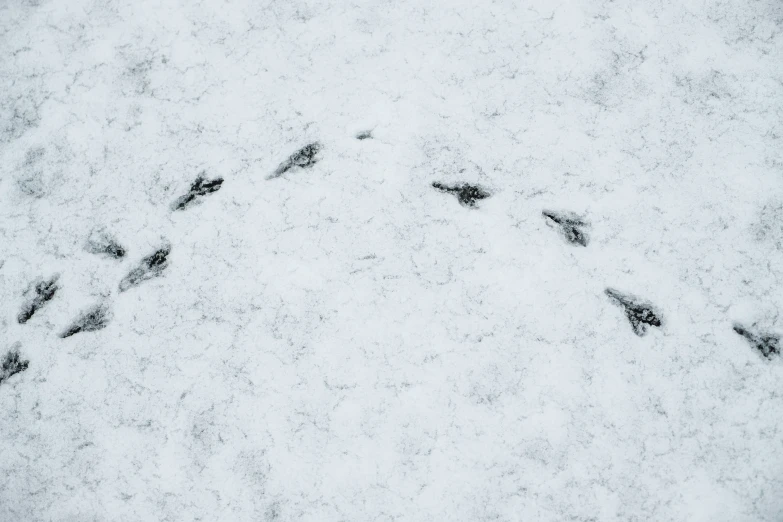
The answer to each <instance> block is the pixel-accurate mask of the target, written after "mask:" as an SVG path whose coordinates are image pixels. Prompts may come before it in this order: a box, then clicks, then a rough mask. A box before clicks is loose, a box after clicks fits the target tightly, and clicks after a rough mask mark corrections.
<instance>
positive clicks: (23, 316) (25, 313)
mask: <svg viewBox="0 0 783 522" xmlns="http://www.w3.org/2000/svg"><path fill="white" fill-rule="evenodd" d="M59 278H60V275H59V274H55V275H53V276H52V277H51V278H50V279H48V280H45V279H41V280H38V281H37V282H36V283H35V285H34V286H33V285H31V288H30V289H29V290H28V291H27V293H28V294H32V296H31V297H30V298H29V299H28V301H27V302H26V303H25V304H24V305H23V306H22V310H21V311H20V312H19V315H18V316H17V320H18V321H19V324H25V323H26V322H27V321H29V320H30V318H31V317H32V316H33V315H35V312H37V311H38V310H40V309H41V308H42V307H43V306H44V305H45V304H46V303H48V302H49V301H51V300H52V298H53V297H54V294H55V293H57V290H59V289H60V287H59V286H57V280H58V279H59Z"/></svg>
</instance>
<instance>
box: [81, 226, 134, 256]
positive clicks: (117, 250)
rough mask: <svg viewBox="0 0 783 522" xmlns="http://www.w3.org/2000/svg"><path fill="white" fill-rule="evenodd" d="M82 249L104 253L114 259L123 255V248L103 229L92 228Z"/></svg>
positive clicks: (99, 253) (92, 252)
mask: <svg viewBox="0 0 783 522" xmlns="http://www.w3.org/2000/svg"><path fill="white" fill-rule="evenodd" d="M84 249H85V250H86V251H87V252H90V253H91V254H98V255H104V256H108V257H111V258H114V259H122V258H123V257H125V248H123V246H122V245H120V244H119V243H118V242H117V240H116V239H114V238H113V237H112V236H111V235H109V233H108V232H106V231H105V230H103V229H97V230H93V231H92V232H91V233H90V237H88V238H87V244H86V245H85V247H84Z"/></svg>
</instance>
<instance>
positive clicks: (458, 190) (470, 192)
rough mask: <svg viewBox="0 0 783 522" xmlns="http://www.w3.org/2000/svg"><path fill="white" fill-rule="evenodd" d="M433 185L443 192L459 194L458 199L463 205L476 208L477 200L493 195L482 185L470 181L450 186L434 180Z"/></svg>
mask: <svg viewBox="0 0 783 522" xmlns="http://www.w3.org/2000/svg"><path fill="white" fill-rule="evenodd" d="M432 186H433V187H435V188H436V189H438V190H440V191H441V192H448V193H450V194H454V195H455V196H457V199H458V200H459V202H460V204H461V205H462V206H464V207H469V208H475V207H476V201H479V200H481V199H487V198H488V197H489V196H490V195H491V194H490V193H489V192H487V191H486V190H484V189H483V188H481V187H480V186H478V185H469V184H468V183H463V184H462V185H452V186H448V185H444V184H443V183H439V182H437V181H434V182H433V183H432Z"/></svg>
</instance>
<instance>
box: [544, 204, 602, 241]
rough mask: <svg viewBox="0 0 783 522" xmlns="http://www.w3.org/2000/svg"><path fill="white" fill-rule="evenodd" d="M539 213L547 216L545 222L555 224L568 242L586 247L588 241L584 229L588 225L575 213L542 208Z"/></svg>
mask: <svg viewBox="0 0 783 522" xmlns="http://www.w3.org/2000/svg"><path fill="white" fill-rule="evenodd" d="M541 214H542V215H543V216H544V217H545V218H547V224H549V225H550V226H552V224H554V225H557V227H558V228H559V229H560V233H561V234H563V236H565V239H566V241H568V242H569V243H570V244H572V245H581V246H583V247H586V246H587V244H588V243H589V242H590V238H589V237H588V236H587V232H585V231H584V229H585V228H587V227H589V226H590V225H589V224H588V223H587V222H586V221H583V220H582V219H581V218H580V217H579V216H577V215H576V214H572V213H570V212H553V211H551V210H544V211H543V212H542V213H541Z"/></svg>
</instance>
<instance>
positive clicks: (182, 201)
mask: <svg viewBox="0 0 783 522" xmlns="http://www.w3.org/2000/svg"><path fill="white" fill-rule="evenodd" d="M205 174H206V172H202V173H201V174H199V175H198V177H197V178H196V181H194V182H193V183H192V184H191V185H190V190H189V191H188V193H187V194H185V195H183V196H180V197H179V198H177V200H176V201H175V202H174V203H172V204H171V209H172V210H185V209H186V208H188V207H189V206H190V205H191V204H192V203H193V202H194V201H196V199H197V198H201V197H204V196H206V195H207V194H212V193H213V192H217V191H218V190H220V187H221V186H222V185H223V178H215V179H207V178H206V176H205Z"/></svg>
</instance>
